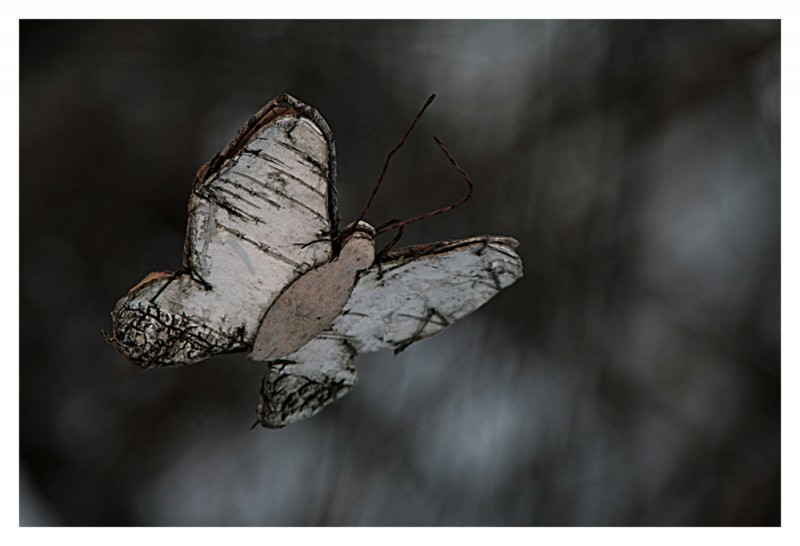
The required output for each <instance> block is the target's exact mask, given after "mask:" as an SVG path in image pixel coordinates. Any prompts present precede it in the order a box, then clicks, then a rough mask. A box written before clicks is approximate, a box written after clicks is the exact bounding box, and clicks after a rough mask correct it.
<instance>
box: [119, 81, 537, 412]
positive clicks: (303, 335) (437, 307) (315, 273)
mask: <svg viewBox="0 0 800 546" xmlns="http://www.w3.org/2000/svg"><path fill="white" fill-rule="evenodd" d="M335 168H336V165H335V152H334V145H333V138H332V137H331V133H330V130H329V129H328V127H327V125H326V124H325V121H324V120H323V119H322V118H321V117H320V115H319V114H318V113H317V112H316V111H315V110H313V109H311V108H309V107H307V106H305V105H304V104H302V103H301V102H299V101H297V100H296V99H293V98H291V97H288V96H282V97H278V98H277V99H275V100H273V101H272V102H270V103H269V104H267V106H265V107H264V108H263V109H262V110H261V111H259V112H258V113H257V114H256V115H255V116H254V117H253V118H252V119H250V120H249V121H248V122H247V123H246V124H245V125H244V126H243V127H242V128H241V129H240V130H239V132H238V133H237V135H236V137H235V138H234V139H233V141H232V142H231V143H230V144H228V146H226V147H225V148H224V149H223V150H222V152H220V153H219V154H218V155H217V156H216V157H215V158H214V159H213V160H212V161H211V162H209V163H208V164H206V165H204V166H203V167H201V169H200V170H199V172H198V174H197V178H196V180H195V184H194V187H193V190H192V195H191V197H190V199H189V224H188V228H187V234H186V240H185V245H184V268H183V270H182V271H179V272H176V273H168V272H154V273H150V274H148V275H147V276H146V277H145V278H144V279H143V280H142V281H141V282H139V283H138V284H137V285H136V286H134V287H133V288H132V289H131V290H130V291H129V292H128V294H127V295H126V296H125V297H124V298H122V299H121V300H119V302H118V303H117V305H116V306H115V308H114V310H113V312H112V325H113V329H112V334H111V335H110V336H108V337H109V341H111V342H112V343H113V344H114V345H116V347H117V348H118V349H119V350H120V351H121V352H122V353H123V354H124V355H125V356H126V357H127V358H128V359H130V360H131V361H133V362H134V363H136V364H138V365H139V366H141V367H144V368H149V367H159V366H182V365H186V364H192V363H194V362H198V361H200V360H203V359H205V358H208V357H210V356H213V355H216V354H220V353H226V352H233V351H249V352H250V356H251V358H253V359H255V360H263V361H267V362H268V363H269V364H268V369H267V371H266V374H265V376H264V379H263V383H262V389H261V403H260V404H259V407H258V421H259V423H260V424H261V425H263V426H266V427H279V426H284V425H286V424H288V423H291V422H294V421H297V420H300V419H304V418H306V417H309V416H311V415H314V414H315V413H317V412H319V411H320V410H321V409H322V408H323V407H324V406H325V405H327V404H329V403H330V402H333V401H334V400H336V399H337V398H339V397H341V396H343V395H344V394H345V393H347V392H348V391H349V389H350V388H352V386H353V385H354V384H355V380H356V372H355V368H354V367H353V364H352V359H353V356H354V355H356V354H357V353H366V352H370V351H378V350H381V349H394V350H395V352H399V351H402V350H403V349H405V348H406V347H407V346H409V345H410V344H412V343H414V342H415V341H418V340H420V339H424V338H426V337H428V336H431V335H433V334H435V333H437V332H439V331H441V330H442V329H443V328H445V327H447V326H448V325H449V324H451V323H452V322H453V321H455V320H458V319H459V318H461V317H463V316H464V315H466V314H468V313H471V312H472V311H474V310H476V309H477V308H478V307H480V306H481V305H483V304H484V303H485V302H486V301H488V300H489V299H490V298H491V297H493V296H494V295H495V294H497V293H498V292H499V291H500V290H502V289H503V288H505V287H506V286H508V285H510V284H511V283H513V282H514V281H515V280H516V279H518V278H519V277H520V276H521V275H522V262H521V260H520V258H519V256H518V255H517V254H516V253H515V252H514V250H513V248H514V247H515V246H516V245H517V242H516V240H514V239H511V238H508V237H493V236H482V237H473V238H470V239H463V240H459V241H445V242H440V243H433V244H428V245H418V246H414V247H408V248H405V249H400V250H397V251H394V252H391V253H389V254H388V255H386V256H384V257H383V259H382V260H381V263H379V264H375V265H373V261H374V259H375V249H374V242H373V237H374V233H375V231H374V229H373V228H371V227H370V226H369V225H367V224H366V223H360V224H363V225H361V226H360V228H359V226H356V227H355V229H354V230H347V231H348V233H350V236H349V238H348V239H347V240H346V241H345V242H344V244H342V243H341V242H340V241H339V235H338V228H337V224H338V218H337V213H336V203H335V195H336V188H335V176H336V173H335ZM340 248H341V251H340ZM370 266H371V267H370ZM367 268H369V269H367Z"/></svg>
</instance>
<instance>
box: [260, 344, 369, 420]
mask: <svg viewBox="0 0 800 546" xmlns="http://www.w3.org/2000/svg"><path fill="white" fill-rule="evenodd" d="M355 383H356V369H355V368H354V367H353V352H352V349H351V348H350V347H349V346H348V345H347V344H346V343H344V342H342V341H340V340H335V339H325V338H320V337H318V338H316V339H313V340H312V341H310V342H309V343H308V344H306V345H305V346H304V347H303V348H302V349H299V350H298V351H295V352H294V353H292V354H290V355H289V356H287V357H286V358H284V359H281V360H277V361H273V362H271V363H270V364H269V366H268V367H267V371H266V373H265V374H264V380H263V382H262V385H261V400H260V403H259V405H258V410H257V413H258V423H259V424H261V425H262V426H264V427H269V428H277V427H282V426H285V425H288V424H289V423H293V422H295V421H300V420H302V419H307V418H308V417H311V416H312V415H316V414H317V413H319V412H320V411H321V410H322V408H323V407H325V406H326V405H328V404H330V403H331V402H334V401H335V400H337V399H339V398H341V397H342V396H344V395H345V394H347V393H348V392H349V391H350V389H351V388H352V387H353V386H354V385H355Z"/></svg>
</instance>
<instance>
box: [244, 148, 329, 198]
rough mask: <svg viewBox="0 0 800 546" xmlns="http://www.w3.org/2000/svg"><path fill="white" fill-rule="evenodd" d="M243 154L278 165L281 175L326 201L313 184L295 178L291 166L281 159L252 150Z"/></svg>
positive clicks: (246, 149) (247, 149)
mask: <svg viewBox="0 0 800 546" xmlns="http://www.w3.org/2000/svg"><path fill="white" fill-rule="evenodd" d="M243 153H245V154H247V155H249V156H254V157H257V158H259V159H263V160H264V161H266V162H268V163H272V164H273V165H276V166H277V167H276V168H275V170H276V171H278V172H279V173H280V174H282V175H285V176H286V177H287V178H291V179H292V180H294V181H295V182H297V183H299V184H301V185H303V186H305V187H306V188H308V189H309V190H311V191H312V192H314V193H316V194H317V195H319V196H320V197H322V198H323V199H325V195H324V194H323V193H322V192H321V191H320V190H319V189H317V188H315V187H314V186H312V185H311V184H309V183H308V182H306V181H305V180H303V179H302V178H300V177H298V176H295V175H293V174H292V173H290V172H289V170H288V169H289V166H288V165H286V164H285V163H284V162H283V161H281V160H280V159H278V158H276V157H273V156H271V155H269V154H266V153H263V152H261V151H259V150H251V149H249V148H245V149H244V151H243Z"/></svg>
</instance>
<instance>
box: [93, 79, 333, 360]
mask: <svg viewBox="0 0 800 546" xmlns="http://www.w3.org/2000/svg"><path fill="white" fill-rule="evenodd" d="M335 178H336V160H335V152H334V144H333V138H332V136H331V133H330V129H329V128H328V126H327V124H326V123H325V121H324V120H323V119H322V117H321V116H320V115H319V113H317V112H316V110H314V109H313V108H310V107H308V106H306V105H304V104H303V103H301V102H300V101H298V100H296V99H294V98H292V97H289V96H288V95H284V96H281V97H278V98H276V99H275V100H273V101H271V102H270V103H269V104H267V105H266V106H265V107H264V108H262V109H261V110H260V111H259V112H258V113H257V114H256V115H255V116H254V117H253V118H251V119H250V120H249V121H248V122H247V123H246V124H245V125H244V126H243V127H242V128H241V129H240V130H239V132H238V134H237V136H236V137H235V138H234V140H233V141H232V142H231V143H230V144H228V146H226V147H225V149H223V150H222V152H220V154H218V155H217V156H216V157H215V158H214V159H213V160H212V161H211V162H210V163H208V164H207V165H204V166H203V168H201V169H200V171H199V172H198V175H197V178H196V180H195V184H194V187H193V190H192V194H191V196H190V199H189V222H188V228H187V233H186V240H185V244H184V270H183V271H180V272H178V273H175V274H159V275H155V276H152V277H148V278H146V279H145V281H143V282H142V283H139V284H138V285H137V286H136V287H134V288H133V289H131V291H130V292H129V293H128V294H127V296H125V297H124V298H122V299H121V300H120V301H119V302H118V303H117V305H116V307H115V309H114V311H113V312H112V325H113V330H112V334H111V336H109V338H110V340H111V341H112V342H113V343H114V344H115V345H116V346H117V347H118V348H119V349H120V351H121V352H122V353H123V354H124V355H125V356H126V357H128V358H129V359H130V360H132V361H133V362H135V363H136V364H138V365H141V366H143V367H149V366H175V365H184V364H190V363H192V362H197V361H199V360H202V359H204V358H207V357H209V356H212V355H214V354H218V353H221V352H228V351H236V350H244V349H246V348H247V347H248V346H249V344H251V343H252V341H253V338H254V337H255V334H256V332H257V329H258V323H259V319H260V317H261V315H262V314H263V311H264V310H265V309H266V308H267V307H268V306H269V304H270V303H271V302H272V301H273V300H274V299H275V297H277V295H278V294H279V293H280V292H281V291H282V290H283V289H284V288H285V287H286V286H287V285H288V284H290V283H291V282H292V281H293V280H294V279H295V278H297V277H298V276H300V275H301V274H303V273H304V272H306V271H308V270H310V269H312V268H314V267H316V266H317V265H320V264H322V263H325V262H327V261H329V260H330V259H331V256H332V253H333V244H332V241H333V240H335V239H336V238H337V237H338V234H337V223H338V218H337V213H336V187H335Z"/></svg>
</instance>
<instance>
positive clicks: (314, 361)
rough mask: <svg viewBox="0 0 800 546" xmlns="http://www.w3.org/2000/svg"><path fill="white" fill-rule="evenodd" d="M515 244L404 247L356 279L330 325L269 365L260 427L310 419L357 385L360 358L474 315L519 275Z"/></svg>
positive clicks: (501, 240) (475, 241) (491, 241)
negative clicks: (357, 356) (356, 360)
mask: <svg viewBox="0 0 800 546" xmlns="http://www.w3.org/2000/svg"><path fill="white" fill-rule="evenodd" d="M517 244H518V243H517V241H516V240H515V239H512V238H510V237H496V236H482V237H471V238H469V239H461V240H458V241H443V242H439V243H433V244H429V245H417V246H411V247H406V248H402V249H399V250H396V251H394V252H391V253H389V254H388V255H387V256H386V257H385V258H384V259H383V260H381V262H380V263H379V264H376V265H373V266H372V267H370V268H369V269H367V270H366V271H364V272H363V273H362V274H361V276H360V277H359V279H358V281H357V283H356V286H355V288H354V289H353V292H352V294H351V296H350V299H349V300H348V302H347V304H346V305H345V307H344V309H343V310H342V314H341V315H339V317H338V318H337V319H336V320H335V321H334V322H333V324H332V325H331V326H330V328H328V329H327V330H325V331H324V332H322V333H321V334H320V335H319V336H317V338H315V339H314V340H313V341H311V342H310V343H309V344H307V345H306V346H305V347H303V348H302V349H300V350H298V351H296V352H294V353H293V354H291V355H289V356H287V357H286V358H285V359H282V360H280V361H275V362H273V363H271V364H270V366H269V368H268V370H267V372H266V375H265V376H264V382H263V385H262V390H261V404H260V405H259V410H258V416H259V423H261V424H262V425H263V426H268V427H279V426H284V425H286V424H289V423H292V422H294V421H299V420H301V419H305V418H307V417H310V416H312V415H314V414H316V413H318V412H319V411H321V410H322V408H323V407H324V406H326V405H327V404H330V403H331V402H333V401H334V400H336V399H338V398H340V397H342V396H344V395H345V394H347V392H348V391H349V390H350V389H351V388H352V387H353V386H354V385H355V381H356V372H355V368H354V367H353V364H352V359H353V356H354V355H355V354H358V353H368V352H372V351H380V350H383V349H393V350H394V351H395V353H397V352H400V351H402V350H403V349H405V348H406V347H408V346H409V345H411V344H412V343H414V342H415V341H419V340H421V339H424V338H426V337H430V336H432V335H434V334H436V333H438V332H440V331H442V330H443V329H444V328H446V327H447V326H449V325H450V324H452V323H453V322H455V321H456V320H458V319H460V318H461V317H463V316H466V315H468V314H469V313H471V312H473V311H475V310H476V309H478V308H479V307H481V306H482V305H483V304H484V303H486V302H487V301H489V300H490V299H491V298H492V297H494V296H495V295H496V294H497V293H498V292H500V291H501V290H502V289H503V288H506V287H508V286H510V285H511V284H513V283H514V282H515V281H516V280H517V279H519V278H520V277H521V276H522V260H521V259H520V257H519V255H517V253H516V252H515V251H514V248H515V247H516V246H517Z"/></svg>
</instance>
